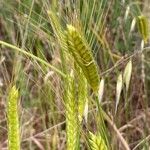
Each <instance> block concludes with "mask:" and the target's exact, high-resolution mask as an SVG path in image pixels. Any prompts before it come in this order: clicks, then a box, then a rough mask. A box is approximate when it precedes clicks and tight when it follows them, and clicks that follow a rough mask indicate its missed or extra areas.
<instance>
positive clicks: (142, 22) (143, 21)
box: [137, 15, 149, 43]
mask: <svg viewBox="0 0 150 150" xmlns="http://www.w3.org/2000/svg"><path fill="white" fill-rule="evenodd" d="M137 25H138V30H139V32H140V34H141V36H142V38H143V40H144V42H145V43H147V40H148V36H149V31H148V19H147V18H146V17H145V16H143V15H141V16H138V17H137Z"/></svg>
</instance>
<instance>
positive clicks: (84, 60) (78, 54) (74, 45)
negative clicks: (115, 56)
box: [66, 25, 100, 92]
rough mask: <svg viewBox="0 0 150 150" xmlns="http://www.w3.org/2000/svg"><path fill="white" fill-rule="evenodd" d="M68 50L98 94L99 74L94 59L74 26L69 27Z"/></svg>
mask: <svg viewBox="0 0 150 150" xmlns="http://www.w3.org/2000/svg"><path fill="white" fill-rule="evenodd" d="M66 35H67V43H68V50H69V52H70V53H71V54H72V56H73V57H74V60H75V61H76V62H77V64H78V65H79V66H80V67H81V69H82V71H83V73H84V75H85V77H86V79H87V81H88V83H89V85H90V86H91V87H92V89H93V90H94V91H95V92H97V91H98V87H99V82H100V81H99V74H98V69H97V65H96V63H95V60H94V57H93V55H92V52H91V50H90V47H89V46H88V44H87V42H86V41H85V40H84V38H83V37H82V36H81V34H80V33H79V32H78V31H77V29H75V28H74V27H73V26H72V25H67V33H66Z"/></svg>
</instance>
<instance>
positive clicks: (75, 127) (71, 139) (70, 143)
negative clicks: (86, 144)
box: [65, 72, 80, 150]
mask: <svg viewBox="0 0 150 150" xmlns="http://www.w3.org/2000/svg"><path fill="white" fill-rule="evenodd" d="M67 79H68V86H67V89H66V99H65V110H66V114H65V115H66V133H67V150H78V149H79V141H80V137H79V132H80V129H79V119H78V105H77V101H76V98H75V97H76V96H75V95H76V92H75V89H76V88H75V79H74V75H73V72H71V75H70V76H68V78H67Z"/></svg>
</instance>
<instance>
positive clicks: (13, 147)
mask: <svg viewBox="0 0 150 150" xmlns="http://www.w3.org/2000/svg"><path fill="white" fill-rule="evenodd" d="M17 106H18V90H17V89H16V87H15V86H13V87H12V88H11V89H10V91H9V94H8V106H7V117H8V149H9V150H20V135H19V116H18V107H17Z"/></svg>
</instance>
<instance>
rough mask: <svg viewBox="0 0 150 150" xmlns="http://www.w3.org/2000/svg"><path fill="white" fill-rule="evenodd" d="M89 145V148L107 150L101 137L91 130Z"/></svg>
mask: <svg viewBox="0 0 150 150" xmlns="http://www.w3.org/2000/svg"><path fill="white" fill-rule="evenodd" d="M89 147H90V149H91V150H108V148H107V146H106V144H105V142H104V140H103V139H102V137H101V136H100V135H94V134H93V133H91V132H89Z"/></svg>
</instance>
